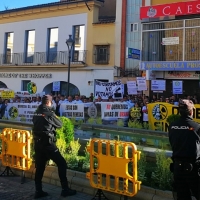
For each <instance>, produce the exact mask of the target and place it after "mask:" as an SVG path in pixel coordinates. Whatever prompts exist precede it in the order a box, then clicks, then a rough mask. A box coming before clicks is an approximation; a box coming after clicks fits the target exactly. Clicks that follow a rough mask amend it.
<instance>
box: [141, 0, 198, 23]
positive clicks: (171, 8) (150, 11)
mask: <svg viewBox="0 0 200 200" xmlns="http://www.w3.org/2000/svg"><path fill="white" fill-rule="evenodd" d="M192 14H200V0H198V1H189V2H178V3H171V4H162V5H156V6H144V7H141V8H140V19H145V18H158V17H168V16H179V15H192Z"/></svg>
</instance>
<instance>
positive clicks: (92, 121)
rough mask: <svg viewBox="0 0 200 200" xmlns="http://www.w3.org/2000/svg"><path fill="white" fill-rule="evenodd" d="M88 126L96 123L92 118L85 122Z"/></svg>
mask: <svg viewBox="0 0 200 200" xmlns="http://www.w3.org/2000/svg"><path fill="white" fill-rule="evenodd" d="M87 122H88V123H89V124H95V123H96V120H95V119H94V118H92V117H91V118H89V119H88V121H87Z"/></svg>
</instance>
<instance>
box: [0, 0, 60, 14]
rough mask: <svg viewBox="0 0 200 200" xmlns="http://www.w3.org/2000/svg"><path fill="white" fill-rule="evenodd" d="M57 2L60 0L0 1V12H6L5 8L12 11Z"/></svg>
mask: <svg viewBox="0 0 200 200" xmlns="http://www.w3.org/2000/svg"><path fill="white" fill-rule="evenodd" d="M59 1H60V0H0V11H3V10H6V8H8V9H14V8H21V7H26V6H33V5H38V4H46V3H52V2H59Z"/></svg>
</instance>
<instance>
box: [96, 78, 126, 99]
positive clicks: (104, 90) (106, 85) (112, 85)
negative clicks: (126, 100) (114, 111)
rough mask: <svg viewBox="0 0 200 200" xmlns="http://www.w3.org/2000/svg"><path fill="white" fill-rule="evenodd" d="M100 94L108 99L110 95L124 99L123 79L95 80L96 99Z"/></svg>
mask: <svg viewBox="0 0 200 200" xmlns="http://www.w3.org/2000/svg"><path fill="white" fill-rule="evenodd" d="M99 96H100V97H101V98H102V99H108V97H109V96H112V97H113V99H122V98H123V91H122V84H121V80H118V81H115V82H100V81H95V99H97V98H98V97H99Z"/></svg>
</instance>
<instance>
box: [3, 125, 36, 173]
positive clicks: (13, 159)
mask: <svg viewBox="0 0 200 200" xmlns="http://www.w3.org/2000/svg"><path fill="white" fill-rule="evenodd" d="M0 139H1V140H2V152H1V157H0V158H1V159H2V164H3V165H4V166H6V167H11V168H16V169H20V170H29V169H30V166H31V165H32V159H31V157H30V150H31V145H30V144H31V139H32V138H31V134H30V132H29V131H26V130H18V129H11V128H4V129H3V131H2V134H1V135H0Z"/></svg>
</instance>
